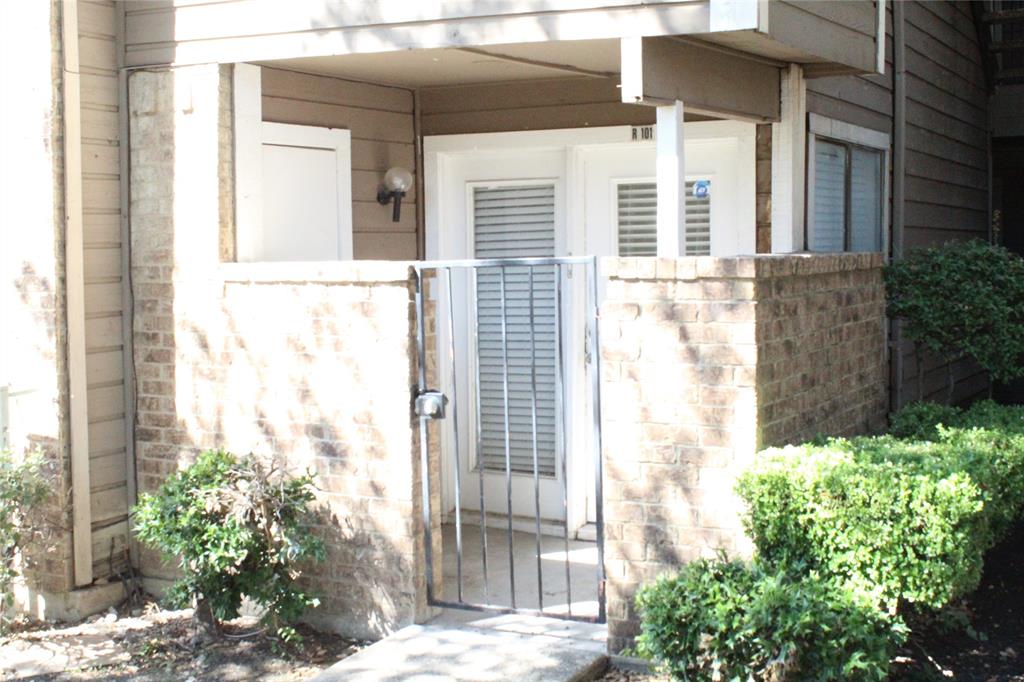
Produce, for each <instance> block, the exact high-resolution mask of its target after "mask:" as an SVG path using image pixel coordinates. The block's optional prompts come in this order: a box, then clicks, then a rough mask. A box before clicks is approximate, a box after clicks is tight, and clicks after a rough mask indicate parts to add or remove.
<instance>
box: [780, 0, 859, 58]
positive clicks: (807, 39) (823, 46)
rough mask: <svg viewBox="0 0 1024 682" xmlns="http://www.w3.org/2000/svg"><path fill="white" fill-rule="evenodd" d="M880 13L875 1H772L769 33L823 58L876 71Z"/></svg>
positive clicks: (790, 44) (787, 43)
mask: <svg viewBox="0 0 1024 682" xmlns="http://www.w3.org/2000/svg"><path fill="white" fill-rule="evenodd" d="M876 12H877V10H876V5H875V3H874V2H871V1H865V0H855V1H852V2H851V1H850V0H846V1H844V2H836V1H835V0H786V1H783V0H772V1H771V2H769V3H768V32H769V34H770V35H771V37H772V38H773V39H775V40H776V41H778V42H780V43H783V44H785V45H789V46H791V47H794V48H797V49H799V50H801V51H803V52H805V53H808V54H812V55H816V56H817V57H818V58H820V59H821V60H823V61H831V62H836V63H839V64H849V65H851V66H855V67H857V68H859V69H863V70H866V71H868V70H871V71H873V70H874V68H875V58H876V56H875V31H876V26H875V22H876Z"/></svg>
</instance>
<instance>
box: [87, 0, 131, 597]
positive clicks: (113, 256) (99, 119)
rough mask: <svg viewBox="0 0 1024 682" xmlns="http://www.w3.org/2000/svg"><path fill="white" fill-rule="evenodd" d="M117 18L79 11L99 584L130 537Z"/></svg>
mask: <svg viewBox="0 0 1024 682" xmlns="http://www.w3.org/2000/svg"><path fill="white" fill-rule="evenodd" d="M117 16H118V12H117V10H116V8H115V6H114V3H113V2H110V1H105V0H81V1H80V2H79V3H78V48H79V59H80V71H81V101H82V105H81V106H82V111H81V116H82V197H83V231H84V264H83V265H84V270H85V318H86V323H85V325H86V326H85V328H86V334H85V344H86V375H87V386H88V405H89V465H90V466H89V478H90V488H91V492H92V505H91V506H92V544H93V548H92V552H93V575H94V577H96V578H98V579H101V578H104V577H106V576H107V575H108V574H110V572H111V570H112V569H113V570H114V571H116V570H118V565H119V564H120V563H121V562H122V561H123V559H124V550H125V548H126V546H127V536H128V506H129V488H128V468H127V440H126V438H127V425H126V423H125V419H126V410H125V389H124V337H123V332H122V324H123V314H124V304H123V298H122V295H123V294H122V292H123V289H122V273H123V268H122V254H121V247H122V244H121V196H120V181H121V180H120V168H119V153H120V149H119V146H120V143H121V140H120V138H119V128H118V80H117V69H118V63H117V28H116V27H117Z"/></svg>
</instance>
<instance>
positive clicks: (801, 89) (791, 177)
mask: <svg viewBox="0 0 1024 682" xmlns="http://www.w3.org/2000/svg"><path fill="white" fill-rule="evenodd" d="M780 100H781V120H780V121H779V122H778V123H773V124H772V253H794V252H796V251H803V250H804V197H805V191H804V190H805V176H804V174H805V172H806V158H807V152H806V150H807V88H806V84H805V83H804V75H803V68H802V67H801V66H800V65H799V64H790V65H789V69H788V71H787V72H786V73H785V74H784V75H783V78H782V83H781V92H780Z"/></svg>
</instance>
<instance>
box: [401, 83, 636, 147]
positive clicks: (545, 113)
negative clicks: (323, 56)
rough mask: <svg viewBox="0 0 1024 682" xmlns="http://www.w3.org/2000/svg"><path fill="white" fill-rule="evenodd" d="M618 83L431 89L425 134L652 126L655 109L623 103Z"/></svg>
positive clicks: (425, 104) (423, 100)
mask: <svg viewBox="0 0 1024 682" xmlns="http://www.w3.org/2000/svg"><path fill="white" fill-rule="evenodd" d="M617 86H618V80H617V79H611V78H568V79H555V80H544V81H521V82H512V83H487V84H482V85H464V86H452V87H445V88H428V89H425V90H423V91H422V92H421V93H420V106H421V109H422V114H421V126H422V128H423V134H424V135H450V134H455V133H493V132H502V131H512V130H545V129H547V130H552V129H557V128H584V127H593V126H611V125H650V124H653V123H654V114H655V110H654V107H645V106H638V105H635V104H622V102H621V100H620V98H619V90H618V87H617Z"/></svg>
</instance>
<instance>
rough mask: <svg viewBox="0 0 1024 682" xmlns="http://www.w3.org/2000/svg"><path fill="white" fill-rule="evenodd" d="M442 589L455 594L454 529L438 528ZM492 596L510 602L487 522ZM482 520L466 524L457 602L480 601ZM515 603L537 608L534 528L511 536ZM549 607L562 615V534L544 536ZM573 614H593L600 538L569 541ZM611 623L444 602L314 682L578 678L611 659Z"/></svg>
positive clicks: (496, 531) (503, 539)
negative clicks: (436, 612)
mask: <svg viewBox="0 0 1024 682" xmlns="http://www.w3.org/2000/svg"><path fill="white" fill-rule="evenodd" d="M443 533H444V534H443V538H442V541H443V552H444V555H443V562H442V563H443V572H444V576H443V584H444V587H443V594H444V597H445V599H446V600H449V601H455V599H456V595H457V591H456V589H457V584H456V583H457V581H456V552H455V527H454V526H452V525H445V526H444V527H443ZM486 537H487V568H488V587H489V591H488V596H489V603H490V604H493V605H500V606H510V605H511V599H510V596H511V590H510V584H509V563H508V556H509V554H508V534H507V530H506V529H504V528H488V529H487V535H486ZM482 539H483V536H482V534H481V532H480V526H471V525H464V526H463V527H462V554H463V565H462V571H463V573H462V578H463V583H462V584H463V593H462V596H463V601H466V602H477V603H484V580H483V561H482V558H481V544H482V542H481V541H482ZM512 541H513V548H514V557H515V561H514V563H513V568H514V570H515V576H516V605H517V606H518V607H519V608H529V609H537V608H538V606H539V600H538V589H537V546H536V536H535V535H534V534H533V533H526V532H518V531H514V532H513V536H512ZM540 554H541V571H542V577H543V581H544V583H543V589H544V609H545V612H546V613H559V614H564V613H567V612H568V606H569V604H568V591H567V589H566V579H565V564H564V559H565V556H566V553H565V543H564V540H563V539H562V538H561V537H556V536H550V535H542V536H541V552H540ZM569 569H570V576H569V577H570V582H571V585H572V613H573V615H580V616H596V615H597V545H596V544H595V543H593V542H584V541H579V540H570V542H569ZM607 632H608V631H607V628H606V626H604V625H598V624H593V623H582V622H578V621H569V620H563V619H557V618H548V617H544V616H531V615H522V614H499V613H490V612H480V611H470V610H464V609H443V610H441V612H440V614H439V615H438V616H437V617H435V618H434V619H433V620H431V621H430V622H428V623H425V624H422V625H411V626H409V627H406V628H403V629H401V630H399V631H398V632H396V633H395V634H393V635H391V636H390V637H387V638H385V639H383V640H381V641H379V642H377V643H376V644H373V645H372V646H369V647H367V648H366V649H364V650H362V651H360V652H359V653H357V654H355V655H353V656H350V657H349V658H346V659H344V660H342V661H339V662H338V663H336V664H335V665H333V666H332V667H330V668H328V669H327V670H325V671H323V672H322V673H321V674H320V675H318V676H317V677H315V678H314V681H313V682H341V681H342V680H346V681H349V680H351V681H354V682H371V681H372V682H398V681H399V680H410V681H414V682H428V681H429V682H441V681H442V680H443V681H446V682H449V681H450V682H463V681H465V682H471V681H472V682H488V681H491V680H494V681H495V682H496V681H498V680H517V681H520V682H582V681H583V680H590V679H594V678H595V677H597V676H598V675H599V674H601V672H602V671H603V670H604V669H605V667H606V666H607V660H608V659H607Z"/></svg>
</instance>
